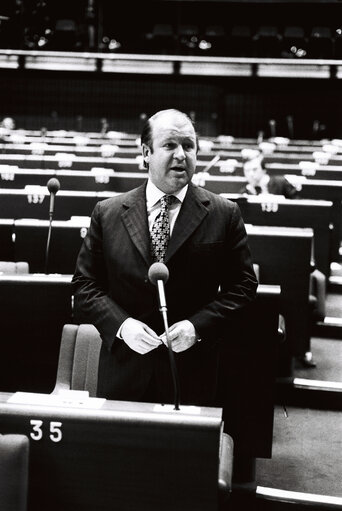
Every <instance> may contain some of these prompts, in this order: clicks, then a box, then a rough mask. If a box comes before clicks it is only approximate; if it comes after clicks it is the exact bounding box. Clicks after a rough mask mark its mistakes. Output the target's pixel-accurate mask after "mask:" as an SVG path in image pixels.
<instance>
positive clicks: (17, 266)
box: [0, 261, 29, 275]
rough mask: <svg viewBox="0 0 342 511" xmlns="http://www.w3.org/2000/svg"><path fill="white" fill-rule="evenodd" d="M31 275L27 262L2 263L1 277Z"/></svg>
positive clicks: (0, 268) (0, 262)
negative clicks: (3, 275)
mask: <svg viewBox="0 0 342 511" xmlns="http://www.w3.org/2000/svg"><path fill="white" fill-rule="evenodd" d="M26 273H29V264H28V263H27V262H26V261H18V262H14V261H0V275H1V274H5V275H18V274H26Z"/></svg>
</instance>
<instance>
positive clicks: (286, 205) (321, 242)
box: [222, 194, 333, 278]
mask: <svg viewBox="0 0 342 511" xmlns="http://www.w3.org/2000/svg"><path fill="white" fill-rule="evenodd" d="M222 195H223V196H224V197H226V198H227V199H229V198H231V200H234V201H236V202H237V203H238V205H239V207H240V210H241V213H242V217H243V219H244V222H245V223H247V224H253V225H269V226H284V227H310V228H312V229H313V231H314V239H313V262H314V263H315V265H316V267H317V268H318V269H319V270H320V271H321V272H322V273H324V275H326V277H327V278H328V277H329V275H330V262H331V261H332V243H333V233H332V204H333V203H332V202H330V201H323V200H322V201H319V200H311V199H300V200H297V199H285V198H284V197H282V196H272V198H270V199H269V202H268V201H267V199H265V198H262V197H259V196H256V197H254V196H248V197H241V196H235V195H229V194H222Z"/></svg>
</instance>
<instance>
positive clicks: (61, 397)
mask: <svg viewBox="0 0 342 511" xmlns="http://www.w3.org/2000/svg"><path fill="white" fill-rule="evenodd" d="M105 401H106V400H105V399H103V398H97V397H89V392H87V391H83V390H82V391H80V390H65V391H61V392H59V393H58V394H38V393H34V392H15V393H14V394H13V395H12V396H11V397H10V398H9V399H8V401H7V402H8V403H15V404H31V405H45V406H65V407H68V408H92V409H99V408H101V407H102V405H103V404H104V402H105Z"/></svg>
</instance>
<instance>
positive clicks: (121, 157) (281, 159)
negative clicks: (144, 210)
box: [0, 148, 342, 173]
mask: <svg viewBox="0 0 342 511" xmlns="http://www.w3.org/2000/svg"><path fill="white" fill-rule="evenodd" d="M108 151H109V148H108V150H107V151H106V152H105V153H104V155H103V156H102V155H95V156H94V155H93V156H90V155H86V156H78V155H75V154H74V153H72V152H63V153H56V154H54V155H48V154H41V155H37V154H4V153H2V154H0V165H1V166H2V165H9V166H15V167H18V168H27V169H49V170H58V169H63V168H68V169H71V170H90V169H91V168H93V167H105V168H112V169H114V170H116V171H119V172H120V171H122V172H125V171H127V172H129V171H130V170H133V171H134V170H137V169H138V168H140V169H142V168H143V161H142V155H141V151H140V153H138V154H136V153H135V151H133V154H132V152H131V151H127V152H126V151H123V152H122V153H118V154H116V153H114V154H111V153H110V152H108ZM216 156H220V160H218V161H217V162H216V164H214V162H215V161H216V160H217V158H215V157H216ZM243 159H244V158H243V156H242V154H241V151H230V152H229V151H220V152H218V153H217V154H215V152H211V153H205V152H203V153H199V155H198V161H197V168H199V169H200V170H202V169H205V168H206V167H207V166H208V165H212V166H213V168H214V170H216V171H219V172H221V173H225V172H229V168H230V165H233V166H234V165H236V166H237V167H238V168H239V169H240V171H241V170H242V165H241V162H242V161H243ZM227 160H235V162H236V163H235V162H229V161H227ZM303 161H305V162H308V163H309V164H311V167H310V166H309V168H312V164H313V163H316V159H315V158H314V156H312V155H311V156H309V155H305V156H303V155H293V154H282V153H273V154H269V155H265V162H267V164H277V165H279V164H283V165H287V164H290V165H298V166H300V165H302V162H303ZM327 163H329V165H330V166H337V167H341V166H342V155H340V156H336V155H334V157H330V158H329V160H328V161H327Z"/></svg>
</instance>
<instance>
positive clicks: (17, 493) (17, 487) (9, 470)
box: [0, 434, 30, 511]
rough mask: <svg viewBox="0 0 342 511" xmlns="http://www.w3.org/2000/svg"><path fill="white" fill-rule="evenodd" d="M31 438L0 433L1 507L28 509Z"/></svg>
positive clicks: (13, 510)
mask: <svg viewBox="0 0 342 511" xmlns="http://www.w3.org/2000/svg"><path fill="white" fill-rule="evenodd" d="M29 445H30V444H29V439H28V437H27V436H26V435H22V434H6V435H1V434H0V509H1V511H26V509H27V491H28V468H29Z"/></svg>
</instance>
